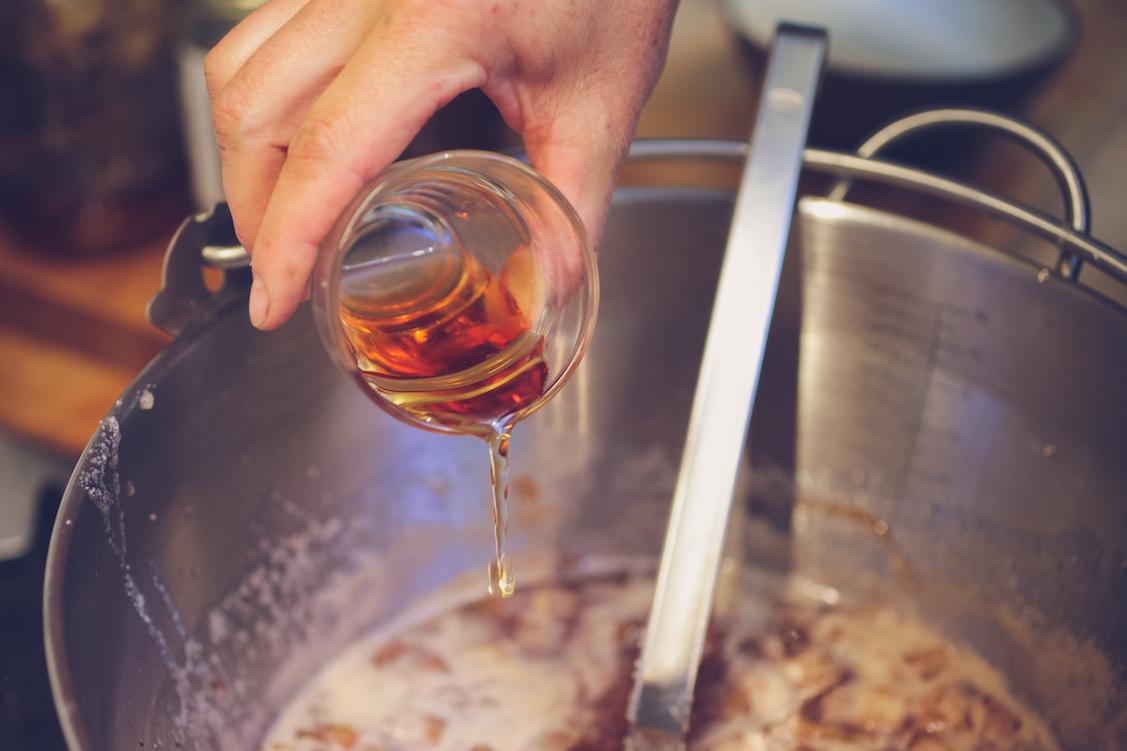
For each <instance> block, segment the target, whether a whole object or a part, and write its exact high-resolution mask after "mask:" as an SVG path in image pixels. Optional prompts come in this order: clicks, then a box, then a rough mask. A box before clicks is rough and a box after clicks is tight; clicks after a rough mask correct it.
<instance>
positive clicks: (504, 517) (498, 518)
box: [489, 426, 516, 599]
mask: <svg viewBox="0 0 1127 751" xmlns="http://www.w3.org/2000/svg"><path fill="white" fill-rule="evenodd" d="M509 434H510V428H508V427H507V426H506V427H503V428H501V429H500V430H498V431H496V432H494V433H493V435H491V436H490V437H489V482H490V484H491V485H492V486H493V562H492V563H490V564H489V594H491V595H493V596H494V597H500V598H501V599H507V598H509V597H512V596H513V592H514V591H516V578H515V576H514V574H513V564H512V561H510V560H509V556H508V554H507V553H506V552H505V535H506V533H507V532H508V526H509Z"/></svg>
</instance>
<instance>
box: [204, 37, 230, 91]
mask: <svg viewBox="0 0 1127 751" xmlns="http://www.w3.org/2000/svg"><path fill="white" fill-rule="evenodd" d="M231 68H232V63H231V61H230V60H229V59H228V55H227V52H226V49H225V48H224V46H223V43H222V42H220V43H219V44H217V45H216V46H214V47H212V48H211V49H210V50H208V53H207V55H205V56H204V59H203V77H204V81H205V82H206V83H207V92H208V94H209V95H211V98H212V99H214V98H215V97H216V95H217V94H218V93H219V92H220V91H222V90H223V86H224V85H225V84H226V83H227V81H229V80H230V78H231V76H232V75H234V72H235V71H233V70H231Z"/></svg>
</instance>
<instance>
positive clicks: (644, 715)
mask: <svg viewBox="0 0 1127 751" xmlns="http://www.w3.org/2000/svg"><path fill="white" fill-rule="evenodd" d="M825 56H826V35H825V33H824V32H821V31H818V30H812V29H803V28H797V27H790V26H780V27H779V31H778V34H777V36H776V38H775V42H774V44H773V45H772V48H771V58H770V62H769V63H768V66H767V72H766V77H765V78H764V86H763V91H764V94H763V96H762V98H761V100H760V106H759V111H758V114H757V115H756V117H755V130H754V132H753V133H752V137H751V144H750V147H749V151H748V160H747V166H746V167H745V169H744V174H743V178H742V179H741V181H740V187H739V192H738V193H737V194H736V200H735V205H734V208H733V212H732V221H731V229H730V230H729V235H728V240H727V243H726V250H725V252H724V260H723V262H722V263H721V266H720V279H719V281H718V283H717V289H716V297H715V301H714V302H713V304H712V316H711V320H710V322H709V325H708V335H707V338H706V340H705V345H704V356H703V359H702V360H701V365H700V375H699V376H698V377H697V384H696V391H695V395H694V397H693V409H692V413H691V414H690V417H689V431H688V435H687V437H686V440H685V451H684V454H683V456H682V458H681V468H680V470H679V471H678V479H677V486H676V490H675V491H674V493H673V507H672V509H671V511H670V514H669V526H668V529H667V531H666V534H665V544H664V545H663V546H662V556H661V564H660V566H659V568H658V573H657V584H656V588H655V590H654V601H653V606H652V609H651V610H650V615H649V619H648V621H647V622H646V629H645V637H644V639H643V641H642V651H641V655H640V657H639V660H638V667H637V680H636V682H635V685H634V691H633V693H632V695H631V699H630V706H629V709H628V717H629V718H630V721H631V723H632V725H633V727H634V729H635V730H636V731H638V732H640V733H642V734H648V735H647V737H646V739H645V743H646V746H649V747H653V746H654V745H655V744H657V743H659V741H658V739H657V738H655V737H653V734H655V733H656V734H660V735H664V736H666V737H665V738H664V739H663V740H662V741H660V743H663V744H664V745H666V746H670V747H672V748H677V747H680V746H682V745H683V743H684V734H685V732H686V731H687V730H688V725H689V714H690V712H691V710H692V698H693V686H694V685H695V684H696V676H697V669H698V667H699V666H700V659H701V653H702V650H703V649H704V637H705V632H706V631H707V630H708V622H709V619H710V616H711V615H712V601H713V592H714V589H715V587H716V578H717V574H718V572H719V569H720V561H721V555H722V553H723V551H724V540H725V537H726V534H727V530H728V517H729V516H730V513H731V506H732V494H733V492H734V490H735V487H736V477H737V474H738V473H739V469H740V459H741V457H742V454H743V447H744V436H745V435H746V434H747V428H748V420H749V419H750V417H751V408H752V405H753V403H754V401H755V394H756V391H757V390H758V388H759V374H760V368H761V366H762V363H763V355H764V352H765V351H766V346H767V335H768V333H769V331H770V327H771V317H772V315H773V314H774V310H775V297H776V293H777V291H778V284H779V275H780V272H781V271H782V267H783V256H784V255H785V253H786V249H787V237H788V236H789V234H790V228H791V216H792V214H793V213H794V202H795V195H796V192H797V190H798V176H799V173H800V172H801V170H802V152H803V149H804V148H805V146H806V133H807V129H808V128H809V125H810V114H811V112H813V110H814V100H815V96H816V94H817V90H818V83H819V81H820V80H821V77H822V66H823V63H824V61H825ZM641 744H642V741H641V740H639V743H638V745H639V746H641Z"/></svg>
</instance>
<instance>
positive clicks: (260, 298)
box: [250, 277, 270, 329]
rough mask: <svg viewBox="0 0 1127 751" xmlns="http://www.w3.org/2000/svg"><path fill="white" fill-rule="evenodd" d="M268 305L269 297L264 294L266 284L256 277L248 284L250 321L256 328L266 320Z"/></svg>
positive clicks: (260, 326)
mask: <svg viewBox="0 0 1127 751" xmlns="http://www.w3.org/2000/svg"><path fill="white" fill-rule="evenodd" d="M269 307H270V298H269V297H268V296H267V294H266V285H265V284H263V283H262V282H261V281H260V280H259V279H258V277H255V278H254V282H253V283H252V284H251V285H250V322H251V324H252V325H253V326H254V327H255V328H256V329H259V328H262V324H263V323H265V322H266V312H267V309H268V308H269Z"/></svg>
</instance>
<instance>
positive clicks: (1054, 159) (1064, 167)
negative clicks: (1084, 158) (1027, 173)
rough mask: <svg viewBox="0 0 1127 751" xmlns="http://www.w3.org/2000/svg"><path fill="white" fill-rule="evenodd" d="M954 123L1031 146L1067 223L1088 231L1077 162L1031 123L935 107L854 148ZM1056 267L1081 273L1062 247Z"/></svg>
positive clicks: (840, 190)
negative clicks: (1059, 197)
mask: <svg viewBox="0 0 1127 751" xmlns="http://www.w3.org/2000/svg"><path fill="white" fill-rule="evenodd" d="M953 126H969V127H974V128H987V129H990V130H994V131H997V132H999V133H1003V134H1005V135H1007V136H1009V137H1010V138H1012V139H1013V140H1015V141H1017V142H1018V143H1020V144H1022V145H1023V146H1025V147H1027V148H1028V149H1030V150H1031V151H1032V152H1033V153H1034V154H1036V155H1037V156H1038V157H1040V159H1041V160H1042V161H1043V162H1044V163H1045V164H1046V165H1047V166H1048V167H1049V168H1050V170H1051V171H1052V173H1053V177H1055V178H1056V181H1057V183H1058V184H1059V185H1060V188H1061V192H1062V193H1064V213H1065V218H1066V219H1067V220H1068V224H1069V226H1071V227H1072V229H1074V230H1076V232H1077V233H1079V234H1087V233H1088V230H1089V228H1090V227H1091V223H1092V222H1091V217H1090V216H1089V211H1088V194H1087V189H1086V188H1085V187H1084V179H1083V178H1082V177H1081V176H1080V170H1079V168H1077V166H1076V162H1075V161H1073V159H1072V157H1071V156H1070V155H1069V153H1068V152H1067V151H1065V150H1064V147H1062V146H1061V145H1060V144H1059V143H1057V141H1056V139H1054V138H1053V137H1052V136H1050V135H1049V134H1048V133H1045V132H1044V131H1042V130H1039V129H1037V128H1034V127H1033V126H1031V125H1029V124H1027V123H1023V122H1020V121H1018V120H1015V119H1013V118H1012V117H1007V116H1005V115H1000V114H997V113H994V112H982V111H980V110H971V109H956V108H951V109H937V110H929V111H927V112H918V113H916V114H914V115H908V116H907V117H903V118H901V119H899V120H897V121H896V122H894V123H890V124H889V125H887V126H885V127H884V128H882V129H881V130H879V131H878V132H876V133H874V134H873V135H872V136H870V137H869V139H868V140H866V141H865V142H864V143H863V144H861V145H860V146H859V147H858V148H857V155H858V156H862V157H873V156H876V154H877V153H878V152H880V150H881V149H883V148H885V147H886V146H888V145H889V144H891V143H894V142H896V141H901V140H904V139H905V138H907V137H909V136H912V135H915V134H917V133H920V132H923V131H925V130H936V129H947V128H951V127H953ZM848 190H849V182H848V181H844V180H843V181H841V182H840V183H838V184H837V185H836V186H834V188H833V190H832V191H831V192H830V198H832V199H834V200H838V201H840V200H842V199H843V198H845V195H846V192H847V191H848ZM1057 268H1058V269H1059V271H1060V273H1061V275H1062V276H1065V277H1068V278H1070V279H1074V278H1076V276H1077V275H1079V273H1080V257H1079V256H1078V255H1077V254H1076V253H1075V252H1073V251H1071V250H1069V249H1068V248H1065V249H1064V250H1063V251H1062V253H1061V257H1060V260H1059V261H1058V262H1057Z"/></svg>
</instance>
